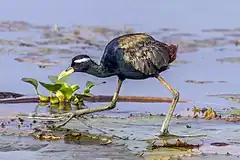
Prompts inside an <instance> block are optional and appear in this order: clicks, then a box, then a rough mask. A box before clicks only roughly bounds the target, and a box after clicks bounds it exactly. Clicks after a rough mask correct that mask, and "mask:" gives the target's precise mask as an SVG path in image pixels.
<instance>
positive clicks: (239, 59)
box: [216, 57, 240, 64]
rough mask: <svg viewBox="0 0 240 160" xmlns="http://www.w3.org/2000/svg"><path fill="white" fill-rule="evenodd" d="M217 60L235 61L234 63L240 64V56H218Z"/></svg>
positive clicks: (223, 61)
mask: <svg viewBox="0 0 240 160" xmlns="http://www.w3.org/2000/svg"><path fill="white" fill-rule="evenodd" d="M216 61H217V62H221V63H233V64H240V57H225V58H218V59H216Z"/></svg>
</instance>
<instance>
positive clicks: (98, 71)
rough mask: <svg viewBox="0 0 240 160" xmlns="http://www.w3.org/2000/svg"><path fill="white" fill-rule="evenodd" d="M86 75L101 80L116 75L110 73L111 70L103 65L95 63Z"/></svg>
mask: <svg viewBox="0 0 240 160" xmlns="http://www.w3.org/2000/svg"><path fill="white" fill-rule="evenodd" d="M86 73H88V74H91V75H93V76H96V77H100V78H105V77H110V76H113V75H115V72H109V70H108V69H107V68H105V67H104V66H103V65H102V64H101V63H100V65H99V64H97V63H96V62H94V61H92V64H91V65H90V67H89V68H88V70H87V71H86Z"/></svg>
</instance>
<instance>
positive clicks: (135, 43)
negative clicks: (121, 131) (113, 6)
mask: <svg viewBox="0 0 240 160" xmlns="http://www.w3.org/2000/svg"><path fill="white" fill-rule="evenodd" d="M177 49H178V46H177V45H173V44H170V45H167V44H165V43H162V42H159V41H157V40H155V39H154V38H153V37H152V36H150V35H147V34H145V33H134V34H126V35H122V36H119V37H116V38H114V39H113V40H111V41H110V42H109V43H108V44H107V46H106V48H105V51H104V53H103V56H102V58H101V61H100V64H97V63H95V62H94V61H93V60H92V59H91V58H90V57H89V56H88V55H78V56H75V57H74V58H73V59H72V63H71V66H70V67H69V68H68V69H66V70H65V71H63V72H62V73H61V74H60V75H59V79H60V78H62V77H63V76H66V75H69V74H71V73H73V72H85V73H88V74H91V75H93V76H96V77H101V78H106V77H110V76H117V77H118V84H117V90H116V92H115V93H114V96H113V98H112V101H111V103H110V104H108V105H106V106H103V107H98V108H91V109H83V110H80V111H79V113H80V114H81V115H82V114H87V113H93V112H99V111H104V110H110V109H113V108H115V106H116V103H117V98H118V95H119V91H120V88H121V86H122V83H123V81H124V80H125V79H147V78H152V77H154V78H156V79H158V80H159V81H160V82H161V83H162V84H163V85H164V86H165V87H166V88H167V89H168V90H169V91H170V92H171V93H172V94H173V100H172V104H171V106H170V108H169V111H168V113H167V115H166V118H165V120H164V122H163V124H162V128H161V131H160V132H161V135H167V134H168V127H169V123H170V120H171V117H172V115H173V112H174V110H175V107H176V104H177V102H178V100H179V92H178V91H177V90H175V89H174V88H172V87H171V86H170V85H169V84H168V83H167V82H166V81H165V80H164V79H163V78H162V77H161V76H160V75H159V74H160V73H161V72H163V71H165V70H167V69H168V68H169V64H170V63H171V62H173V61H174V60H175V59H176V56H177ZM75 116H76V114H74V115H72V117H70V118H69V119H68V120H67V122H68V121H70V119H71V118H73V117H75ZM67 122H65V123H64V124H62V125H61V126H63V125H65V124H66V123H67Z"/></svg>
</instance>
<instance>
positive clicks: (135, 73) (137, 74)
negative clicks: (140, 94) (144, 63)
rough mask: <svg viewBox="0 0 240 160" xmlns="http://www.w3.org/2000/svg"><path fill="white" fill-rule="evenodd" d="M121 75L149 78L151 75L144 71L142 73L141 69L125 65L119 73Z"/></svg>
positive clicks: (132, 77)
mask: <svg viewBox="0 0 240 160" xmlns="http://www.w3.org/2000/svg"><path fill="white" fill-rule="evenodd" d="M119 76H120V77H123V78H126V79H136V80H137V79H139V80H140V79H146V78H149V77H151V76H149V75H145V74H143V73H141V72H140V71H137V70H135V69H134V68H132V67H125V68H123V69H121V70H120V73H119Z"/></svg>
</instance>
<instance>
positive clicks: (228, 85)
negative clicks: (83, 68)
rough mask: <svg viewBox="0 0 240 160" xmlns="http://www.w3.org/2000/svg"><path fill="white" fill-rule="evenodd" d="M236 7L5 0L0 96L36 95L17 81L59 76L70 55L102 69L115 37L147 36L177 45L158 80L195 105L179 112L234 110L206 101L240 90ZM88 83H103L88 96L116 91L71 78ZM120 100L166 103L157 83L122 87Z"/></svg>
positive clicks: (157, 1)
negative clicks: (89, 59) (174, 55)
mask: <svg viewBox="0 0 240 160" xmlns="http://www.w3.org/2000/svg"><path fill="white" fill-rule="evenodd" d="M239 4H240V2H239V1H237V0H232V1H231V2H229V1H224V0H222V1H217V0H212V1H207V0H201V1H190V0H182V1H174V0H168V1H164V0H151V1H144V0H132V1H128V0H121V1H110V0H102V1H93V0H90V1H82V0H68V1H57V0H51V1H47V0H41V1H31V0H24V1H17V0H8V1H2V2H1V6H0V21H1V22H0V38H1V40H0V67H1V68H2V71H1V81H0V88H1V91H12V92H20V93H23V94H27V95H29V96H33V95H34V90H33V88H32V86H30V85H26V84H24V83H23V82H21V78H23V77H32V78H36V79H38V80H42V81H47V82H48V78H47V76H48V75H58V74H59V73H60V72H61V71H62V70H63V69H65V68H66V67H68V65H69V64H70V62H71V58H72V57H73V56H75V55H77V54H83V53H84V54H89V55H90V56H92V57H93V59H95V60H96V61H97V62H99V60H100V57H101V55H102V53H103V50H104V47H105V45H106V44H107V43H108V42H109V41H110V40H111V39H112V38H114V37H116V36H119V35H122V34H127V33H133V32H146V33H148V34H150V35H152V36H153V37H155V38H156V39H158V40H160V41H163V42H166V43H175V44H179V45H180V49H179V53H178V58H177V61H176V62H175V63H174V64H172V67H171V69H169V70H167V71H166V72H165V73H163V74H162V75H163V77H164V78H165V79H166V80H167V81H168V82H169V83H170V84H171V85H172V86H173V87H174V88H176V89H177V90H178V91H179V92H180V93H181V99H190V100H193V101H194V103H191V104H179V105H178V107H177V110H182V109H184V108H187V107H189V106H192V105H193V104H195V103H196V104H197V105H206V104H211V105H212V103H214V105H213V107H220V108H222V107H224V106H229V105H233V106H236V105H237V104H235V103H234V102H229V101H227V100H225V99H220V98H216V97H209V96H208V95H209V94H222V93H237V92H238V91H239V87H238V86H239V78H238V76H237V73H238V68H239V61H240V60H239V58H238V57H239V53H240V52H239V50H240V49H239V47H238V44H239V37H240V21H239V20H237V15H239V12H240V11H239V7H238V6H239ZM87 80H91V81H94V82H101V81H107V83H106V84H104V85H101V86H97V87H95V88H94V89H93V94H107V95H111V94H112V93H113V92H114V91H115V88H116V87H115V86H116V77H111V78H107V79H99V78H96V77H92V76H90V75H86V74H81V73H76V74H73V75H72V77H71V79H70V82H71V83H77V84H80V85H81V86H84V85H85V82H86V81H87ZM41 92H42V93H43V94H44V93H46V92H45V90H41ZM121 95H143V96H161V97H171V93H169V91H168V90H167V89H165V88H164V87H163V86H162V85H161V84H159V83H158V81H156V80H154V79H148V80H144V81H132V80H126V81H125V82H124V84H123V88H122V90H121ZM200 102H204V103H200ZM91 105H92V106H94V105H95V104H91ZM96 105H98V104H96ZM127 105H131V107H126V106H127ZM168 105H169V104H139V103H136V104H135V103H131V104H128V103H120V104H119V105H118V109H120V110H119V111H123V112H130V111H132V112H139V111H140V112H142V111H143V112H145V111H153V112H155V113H159V112H166V111H167V109H168ZM159 106H160V108H159Z"/></svg>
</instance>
